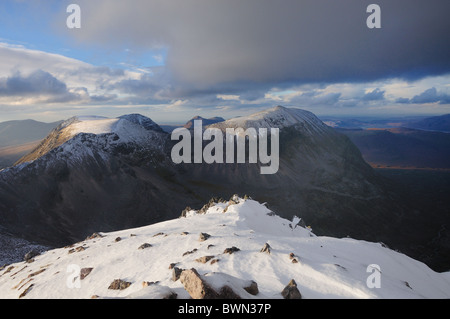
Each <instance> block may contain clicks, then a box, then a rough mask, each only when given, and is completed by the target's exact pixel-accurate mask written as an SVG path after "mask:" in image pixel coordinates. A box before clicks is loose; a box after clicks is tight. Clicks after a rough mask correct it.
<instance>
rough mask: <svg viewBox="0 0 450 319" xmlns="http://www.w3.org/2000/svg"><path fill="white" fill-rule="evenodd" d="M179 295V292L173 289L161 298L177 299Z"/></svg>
mask: <svg viewBox="0 0 450 319" xmlns="http://www.w3.org/2000/svg"><path fill="white" fill-rule="evenodd" d="M177 297H178V294H177V293H175V292H173V291H171V292H169V293H168V294H167V295H165V296H162V297H161V299H177Z"/></svg>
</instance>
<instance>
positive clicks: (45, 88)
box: [0, 70, 67, 96]
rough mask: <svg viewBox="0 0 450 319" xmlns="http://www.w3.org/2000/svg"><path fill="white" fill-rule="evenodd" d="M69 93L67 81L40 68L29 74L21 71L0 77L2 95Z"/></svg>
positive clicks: (0, 94)
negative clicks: (23, 74)
mask: <svg viewBox="0 0 450 319" xmlns="http://www.w3.org/2000/svg"><path fill="white" fill-rule="evenodd" d="M65 93H67V86H66V84H65V83H63V82H61V81H59V80H58V79H56V78H55V77H54V76H53V75H51V74H50V73H48V72H45V71H42V70H38V71H35V72H33V73H31V74H30V75H28V76H22V74H20V73H19V72H17V73H15V74H14V75H12V76H10V77H6V78H3V79H0V96H29V95H36V94H50V95H59V94H65Z"/></svg>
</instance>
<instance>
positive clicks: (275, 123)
mask: <svg viewBox="0 0 450 319" xmlns="http://www.w3.org/2000/svg"><path fill="white" fill-rule="evenodd" d="M294 125H295V126H301V127H302V128H304V129H305V131H304V133H308V134H310V135H314V134H322V133H325V132H330V130H329V128H328V127H327V126H326V125H325V124H324V123H323V122H322V121H320V120H319V119H318V118H317V117H316V116H315V115H314V114H313V113H311V112H309V111H305V110H301V109H296V108H285V107H283V106H276V107H274V108H270V109H267V110H264V111H261V112H258V113H254V114H252V115H249V116H243V117H237V118H233V119H230V120H227V121H224V122H220V123H215V124H212V125H210V126H209V127H216V128H220V129H223V130H225V129H226V128H243V129H247V128H250V127H252V128H256V129H258V128H279V129H283V128H285V127H289V126H294Z"/></svg>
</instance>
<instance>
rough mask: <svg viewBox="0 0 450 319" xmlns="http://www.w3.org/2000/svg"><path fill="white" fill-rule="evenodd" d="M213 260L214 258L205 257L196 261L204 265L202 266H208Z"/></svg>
mask: <svg viewBox="0 0 450 319" xmlns="http://www.w3.org/2000/svg"><path fill="white" fill-rule="evenodd" d="M213 258H214V256H203V257H200V258H197V259H196V260H195V261H196V262H199V263H202V264H206V263H207V262H208V261H210V260H211V259H213Z"/></svg>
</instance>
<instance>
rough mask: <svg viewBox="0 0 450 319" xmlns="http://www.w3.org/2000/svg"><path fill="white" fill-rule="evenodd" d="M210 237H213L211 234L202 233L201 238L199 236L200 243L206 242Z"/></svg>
mask: <svg viewBox="0 0 450 319" xmlns="http://www.w3.org/2000/svg"><path fill="white" fill-rule="evenodd" d="M209 237H211V235H210V234H207V233H200V236H199V239H198V240H199V241H205V240H207V239H208V238H209Z"/></svg>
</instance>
